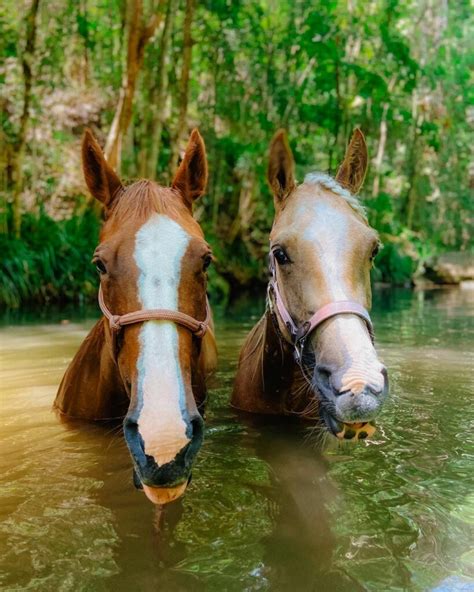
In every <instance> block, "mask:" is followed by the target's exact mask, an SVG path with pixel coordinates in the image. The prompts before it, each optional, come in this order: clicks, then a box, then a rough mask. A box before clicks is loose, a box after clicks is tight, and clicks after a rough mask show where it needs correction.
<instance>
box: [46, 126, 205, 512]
mask: <svg viewBox="0 0 474 592" xmlns="http://www.w3.org/2000/svg"><path fill="white" fill-rule="evenodd" d="M82 157H83V169H84V175H85V179H86V182H87V185H88V187H89V190H90V192H91V193H92V195H93V196H94V197H95V198H96V199H98V200H99V201H100V202H102V204H103V205H104V208H105V215H106V220H105V223H104V225H103V228H102V231H101V235H100V242H99V245H98V247H97V249H96V251H95V253H94V259H93V262H94V263H95V265H96V267H97V270H98V272H99V274H100V292H99V302H100V305H101V308H102V311H103V312H104V315H105V316H104V317H102V318H101V319H100V320H99V321H98V322H97V323H96V324H95V326H94V327H93V328H92V330H91V331H90V333H89V335H88V336H87V337H86V339H85V340H84V342H83V343H82V345H81V347H80V348H79V351H78V352H77V354H76V355H75V357H74V359H73V361H72V362H71V364H70V366H69V368H68V369H67V371H66V374H65V375H64V378H63V380H62V382H61V385H60V387H59V391H58V394H57V396H56V400H55V402H54V407H55V409H57V410H58V411H59V412H60V413H62V414H64V415H65V416H67V417H71V418H81V419H85V420H93V421H96V420H108V419H113V418H123V417H125V419H124V435H125V439H126V442H127V445H128V448H129V450H130V453H131V456H132V459H133V464H134V469H135V476H136V478H137V479H138V483H137V485H139V486H142V487H143V488H144V490H145V493H146V494H147V496H148V497H149V498H150V499H151V500H152V501H153V502H155V503H159V504H163V503H166V502H168V501H171V500H173V499H176V498H177V497H179V496H180V495H181V494H182V493H183V492H184V490H185V489H186V486H187V483H188V480H189V478H190V473H191V468H192V464H193V460H194V458H195V455H196V453H197V451H198V450H199V448H200V446H201V442H202V437H203V420H202V417H201V414H200V413H199V410H202V408H203V406H204V402H205V398H206V385H205V379H206V376H207V375H208V374H209V372H211V371H212V370H213V369H214V367H215V363H216V348H215V340H214V335H213V327H212V322H211V321H210V317H209V308H208V303H207V295H206V286H207V273H206V270H207V267H208V265H209V263H210V262H211V251H210V248H209V245H208V244H207V243H206V241H205V240H204V236H203V233H202V230H201V228H200V226H199V224H198V223H197V222H196V220H195V219H194V218H193V215H192V207H193V202H194V201H195V200H196V199H197V198H199V197H200V196H201V195H202V194H203V192H204V189H205V186H206V182H207V161H206V152H205V147H204V143H203V141H202V138H201V136H200V135H199V132H198V131H197V130H194V131H193V133H192V134H191V136H190V139H189V143H188V146H187V149H186V153H185V156H184V159H183V161H182V163H181V165H180V167H179V169H178V171H177V173H176V177H175V179H174V181H173V183H172V186H171V188H165V187H160V186H159V185H157V184H156V183H153V182H151V181H145V180H142V181H138V182H136V183H133V184H132V185H130V186H127V187H125V186H123V185H122V183H121V181H120V179H119V178H118V176H117V175H116V174H115V172H114V171H113V170H112V169H111V167H110V166H109V165H108V164H107V162H106V160H105V158H104V156H103V153H102V150H101V148H100V146H99V145H98V144H97V142H96V140H95V139H94V137H93V136H92V134H91V133H90V132H88V131H87V132H86V133H85V135H84V140H83V146H82ZM135 311H137V312H135ZM129 313H131V314H129ZM129 322H130V323H131V324H128V323H129ZM204 333H205V334H204Z"/></svg>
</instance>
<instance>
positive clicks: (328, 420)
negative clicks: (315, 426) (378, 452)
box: [322, 411, 377, 442]
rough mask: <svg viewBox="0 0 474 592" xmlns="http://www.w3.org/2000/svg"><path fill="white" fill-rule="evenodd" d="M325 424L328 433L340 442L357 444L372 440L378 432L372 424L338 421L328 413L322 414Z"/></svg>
mask: <svg viewBox="0 0 474 592" xmlns="http://www.w3.org/2000/svg"><path fill="white" fill-rule="evenodd" d="M322 416H323V420H324V423H325V425H326V428H327V429H328V431H329V432H330V433H331V434H332V435H333V436H335V437H336V438H337V439H338V440H346V441H352V442H355V441H356V440H365V439H366V438H371V437H372V436H373V435H374V434H375V432H376V431H377V429H376V427H375V426H374V425H373V423H372V422H368V421H359V422H343V421H339V420H338V419H336V418H335V417H334V416H333V415H331V414H330V413H329V412H328V411H323V413H322Z"/></svg>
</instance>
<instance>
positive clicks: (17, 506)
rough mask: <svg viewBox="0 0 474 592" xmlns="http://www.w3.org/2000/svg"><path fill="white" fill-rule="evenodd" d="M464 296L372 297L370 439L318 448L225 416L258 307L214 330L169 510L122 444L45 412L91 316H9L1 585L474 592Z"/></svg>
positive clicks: (469, 331)
mask: <svg viewBox="0 0 474 592" xmlns="http://www.w3.org/2000/svg"><path fill="white" fill-rule="evenodd" d="M473 296H474V294H473V292H471V291H468V290H459V289H453V290H436V291H429V292H411V291H404V290H401V291H400V290H399V291H380V292H377V293H376V294H375V298H374V300H375V302H374V315H373V317H374V324H375V327H376V333H377V345H378V349H379V351H380V353H381V356H382V358H383V359H384V361H385V363H386V364H387V366H388V368H389V375H390V382H391V397H390V401H389V402H388V403H387V405H386V407H385V409H384V411H383V413H382V415H381V417H380V419H379V421H378V425H379V430H378V432H377V434H376V436H375V438H374V439H373V440H371V441H365V442H360V443H358V444H357V445H356V446H352V445H345V446H342V447H339V446H330V447H329V448H328V449H326V450H324V451H321V450H318V449H317V448H316V447H315V445H314V441H313V438H312V437H311V435H310V434H309V433H308V430H307V429H305V428H303V427H302V426H299V425H297V424H294V423H291V422H287V421H277V420H271V421H269V420H262V419H260V420H259V419H254V420H251V419H247V418H245V417H241V416H238V415H237V414H236V413H234V412H233V411H232V410H231V409H230V408H229V407H228V404H227V402H228V398H229V394H230V389H231V384H232V377H233V375H234V372H235V366H236V359H237V355H238V350H239V346H240V344H241V343H242V341H243V339H244V337H245V335H246V332H247V331H248V329H249V328H250V327H251V325H252V324H253V323H254V322H255V320H256V319H257V318H258V315H259V314H260V312H261V308H262V303H261V302H255V303H252V304H251V305H249V303H248V302H244V303H242V304H241V306H240V307H239V306H236V307H234V310H233V311H231V313H226V314H225V315H220V316H218V319H217V321H218V322H217V327H218V342H219V346H220V366H219V371H218V373H217V375H216V376H215V377H214V379H213V381H212V387H211V393H210V403H209V407H208V417H207V433H206V440H205V444H204V447H203V449H202V451H201V453H200V455H199V457H198V462H197V464H196V467H195V470H194V477H193V483H192V484H191V487H190V488H189V490H188V492H187V494H186V495H185V497H184V499H183V501H182V502H178V503H176V504H174V505H172V506H168V507H167V508H166V510H165V511H164V512H162V513H159V512H157V510H156V509H155V508H154V507H153V506H152V505H151V504H150V503H149V502H148V501H147V500H146V498H145V496H144V495H143V494H142V493H141V492H138V491H136V490H134V488H133V485H132V474H131V464H130V460H129V457H128V453H127V450H126V447H125V444H124V442H123V439H122V436H121V433H120V429H117V428H115V427H113V426H106V427H103V426H96V425H88V424H78V423H76V424H73V425H70V424H65V423H62V422H61V421H59V420H58V418H57V417H56V416H55V415H54V414H53V413H52V412H51V410H50V409H51V403H52V401H53V399H54V395H55V392H56V389H57V385H58V383H59V380H60V378H61V376H62V374H63V372H64V370H65V368H66V365H67V364H68V362H69V360H70V358H71V357H72V355H73V353H74V351H75V350H76V349H77V347H78V345H79V343H80V341H81V340H82V339H83V337H84V336H85V335H86V332H87V330H88V329H89V328H90V326H91V325H92V324H93V322H94V317H96V315H97V312H96V309H95V307H94V308H92V309H91V310H90V311H87V310H81V311H74V310H66V311H62V312H54V311H46V312H43V314H42V315H38V313H36V314H35V315H30V316H28V315H23V316H16V317H15V316H11V315H10V316H9V317H5V319H4V322H3V325H2V327H1V328H0V385H1V387H0V388H1V399H0V420H1V421H0V425H1V426H2V427H1V432H0V445H1V457H0V462H1V466H0V471H1V475H2V487H1V490H0V588H1V589H2V590H10V591H20V590H21V591H26V590H41V591H43V590H48V591H49V590H51V591H74V592H76V591H82V590H84V591H90V590H92V591H94V592H95V591H101V590H104V591H107V590H111V591H114V592H121V591H124V592H125V591H129V590H140V591H144V592H148V591H152V590H153V591H155V590H166V591H174V590H185V591H189V590H192V591H195V590H197V591H199V590H206V591H208V590H209V591H214V590H216V591H219V592H220V591H224V590H230V591H233V590H236V591H240V590H249V591H254V590H255V591H257V590H282V591H283V590H289V591H290V590H291V591H292V592H299V591H303V592H304V591H306V590H307V591H315V590H321V591H333V590H334V591H336V592H337V591H345V590H348V591H349V590H351V591H354V590H355V591H358V590H368V591H374V592H375V591H377V592H379V591H399V590H414V591H424V590H431V589H433V588H436V586H438V585H440V583H441V582H445V584H444V585H445V586H447V588H445V589H451V590H454V589H455V588H454V586H456V585H461V584H462V583H464V584H465V585H466V586H468V587H469V588H471V584H469V582H473V581H474V580H473V579H472V578H473V577H474V551H473V550H472V546H470V544H471V543H472V541H473V529H474V479H473V463H472V453H473V440H474V438H473V428H474V425H473V419H474V414H473V411H472V402H471V401H472V396H473V394H474V375H473V369H474V356H473V342H474V298H473ZM65 320H67V322H64V321H65ZM472 588H473V589H474V585H472ZM466 589H467V588H466Z"/></svg>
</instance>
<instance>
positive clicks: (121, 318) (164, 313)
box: [98, 286, 211, 361]
mask: <svg viewBox="0 0 474 592" xmlns="http://www.w3.org/2000/svg"><path fill="white" fill-rule="evenodd" d="M98 300H99V306H100V310H101V311H102V313H103V314H104V316H105V317H106V319H107V320H108V321H109V327H110V333H111V336H112V354H113V358H114V360H115V361H117V337H118V335H119V333H120V331H121V330H122V328H123V327H125V326H126V325H135V324H137V323H144V322H145V321H171V322H173V323H176V324H177V325H181V326H182V327H184V328H185V329H187V330H188V331H190V332H191V333H192V334H193V335H194V336H195V337H197V338H199V339H202V338H203V337H204V335H205V334H206V331H207V329H208V328H209V323H210V322H211V309H210V306H209V301H208V299H207V298H206V318H205V319H204V321H197V320H196V319H195V318H193V317H191V316H189V315H187V314H186V313H184V312H179V311H177V310H168V309H161V308H156V309H149V310H146V309H143V310H136V311H135V312H128V313H126V314H123V315H114V314H112V313H111V312H110V310H109V309H108V308H107V305H106V304H105V302H104V294H103V292H102V286H99V296H98Z"/></svg>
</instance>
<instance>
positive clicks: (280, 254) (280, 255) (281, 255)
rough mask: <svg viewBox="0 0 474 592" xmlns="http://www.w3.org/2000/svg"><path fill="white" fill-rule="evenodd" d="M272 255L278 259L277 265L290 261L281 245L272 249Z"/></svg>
mask: <svg viewBox="0 0 474 592" xmlns="http://www.w3.org/2000/svg"><path fill="white" fill-rule="evenodd" d="M273 256H274V257H275V259H276V260H277V261H278V263H279V265H286V264H287V263H290V258H289V257H288V255H287V254H286V253H285V251H284V250H283V249H282V248H281V247H278V248H276V249H274V251H273Z"/></svg>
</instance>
